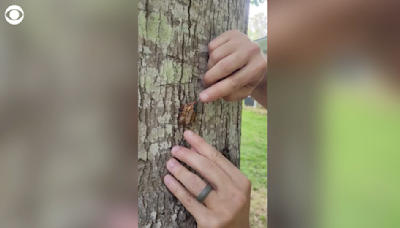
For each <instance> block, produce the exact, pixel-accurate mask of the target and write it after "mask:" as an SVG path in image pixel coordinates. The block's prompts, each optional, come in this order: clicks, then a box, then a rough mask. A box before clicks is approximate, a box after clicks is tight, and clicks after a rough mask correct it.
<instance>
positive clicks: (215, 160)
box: [211, 151, 223, 162]
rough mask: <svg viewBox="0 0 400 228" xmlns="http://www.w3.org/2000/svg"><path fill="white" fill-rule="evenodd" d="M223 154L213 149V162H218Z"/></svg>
mask: <svg viewBox="0 0 400 228" xmlns="http://www.w3.org/2000/svg"><path fill="white" fill-rule="evenodd" d="M222 157H223V155H222V153H220V152H217V151H215V152H214V153H212V158H211V159H212V160H213V161H214V162H219V161H220V160H221V159H222Z"/></svg>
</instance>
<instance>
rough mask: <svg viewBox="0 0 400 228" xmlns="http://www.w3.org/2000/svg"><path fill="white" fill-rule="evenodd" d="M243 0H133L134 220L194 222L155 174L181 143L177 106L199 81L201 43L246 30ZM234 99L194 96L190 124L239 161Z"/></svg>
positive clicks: (169, 227)
mask: <svg viewBox="0 0 400 228" xmlns="http://www.w3.org/2000/svg"><path fill="white" fill-rule="evenodd" d="M248 7H249V1H248V0H220V1H217V0H214V1H212V0H203V1H190V0H179V1H178V0H141V1H140V2H139V18H138V21H139V110H140V111H139V199H138V200H139V202H138V203H139V227H147V228H153V227H154V228H155V227H157V228H160V227H166V228H173V227H184V228H191V227H196V225H195V221H194V219H193V217H192V216H191V215H190V214H189V213H188V212H187V211H186V210H185V209H184V207H183V206H182V205H181V204H180V203H179V202H178V201H177V199H176V198H175V197H173V196H172V194H171V193H170V192H169V191H168V190H167V188H166V187H165V185H164V183H163V177H164V175H166V174H167V169H166V167H165V164H166V161H167V160H168V159H169V158H170V157H171V155H170V149H171V147H172V146H174V145H177V144H180V145H183V142H184V141H183V131H184V130H185V129H184V127H182V126H180V125H178V114H179V109H180V107H181V106H182V105H183V104H186V103H189V102H193V101H196V100H197V99H198V95H199V93H200V92H201V91H202V90H203V89H204V88H203V86H202V84H201V78H202V76H203V75H204V73H205V72H206V69H207V60H208V50H207V45H208V43H209V42H210V41H211V40H212V39H214V38H215V37H216V36H218V35H220V34H221V33H223V32H225V31H227V30H232V29H237V30H240V31H241V32H246V31H247V17H248ZM241 104H242V102H229V103H228V102H225V101H223V100H218V101H215V102H212V103H210V104H200V105H199V107H198V109H199V110H198V116H197V119H196V121H195V123H194V124H193V126H191V127H190V129H191V130H193V131H194V132H196V133H198V134H200V135H201V136H202V137H204V138H205V139H206V140H207V141H208V142H209V143H210V144H212V145H213V146H214V147H216V148H217V149H218V150H219V151H221V152H222V153H224V155H225V156H227V157H228V158H229V159H230V160H231V161H232V162H233V163H234V164H235V165H236V166H239V147H240V124H241V121H240V120H241V111H242V107H241Z"/></svg>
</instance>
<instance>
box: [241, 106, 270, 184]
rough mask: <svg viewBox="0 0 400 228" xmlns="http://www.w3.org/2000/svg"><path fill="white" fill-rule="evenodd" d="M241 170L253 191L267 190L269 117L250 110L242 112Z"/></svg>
mask: <svg viewBox="0 0 400 228" xmlns="http://www.w3.org/2000/svg"><path fill="white" fill-rule="evenodd" d="M240 168H241V171H242V172H243V173H244V174H245V175H246V176H247V177H248V178H249V179H250V181H251V183H252V186H253V189H254V190H258V189H266V188H267V115H266V114H260V113H257V112H255V111H252V110H250V109H243V112H242V137H241V148H240Z"/></svg>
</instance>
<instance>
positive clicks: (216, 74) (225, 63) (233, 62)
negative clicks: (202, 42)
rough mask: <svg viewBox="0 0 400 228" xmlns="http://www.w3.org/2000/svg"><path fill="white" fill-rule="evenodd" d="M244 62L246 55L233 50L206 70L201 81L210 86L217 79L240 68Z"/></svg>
mask: <svg viewBox="0 0 400 228" xmlns="http://www.w3.org/2000/svg"><path fill="white" fill-rule="evenodd" d="M217 50H218V49H217ZM246 63H247V57H246V55H245V54H243V53H240V52H235V53H233V54H231V55H229V56H227V57H225V58H223V59H221V60H220V61H219V62H218V63H217V64H216V65H215V66H214V67H213V68H211V69H210V70H209V71H207V72H206V74H205V75H204V78H203V83H204V85H206V86H211V85H213V84H214V83H215V82H217V81H218V80H219V79H223V78H225V77H227V76H229V75H231V74H232V73H233V72H235V71H236V70H238V69H240V68H242V67H243V66H244V65H246Z"/></svg>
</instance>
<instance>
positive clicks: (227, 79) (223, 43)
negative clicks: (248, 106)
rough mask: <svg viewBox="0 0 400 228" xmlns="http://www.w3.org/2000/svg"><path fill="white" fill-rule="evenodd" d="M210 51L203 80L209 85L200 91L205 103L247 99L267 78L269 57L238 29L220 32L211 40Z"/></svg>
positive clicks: (201, 98)
mask: <svg viewBox="0 0 400 228" xmlns="http://www.w3.org/2000/svg"><path fill="white" fill-rule="evenodd" d="M208 50H209V54H210V58H209V60H208V65H207V69H208V71H207V72H206V74H205V75H204V78H203V83H204V85H205V86H207V87H209V88H207V89H206V90H204V91H203V92H202V93H201V94H200V100H201V101H202V102H212V101H214V100H217V99H219V98H224V99H225V100H227V101H235V100H241V99H244V98H246V97H247V96H249V95H250V94H251V92H252V91H253V90H254V89H255V88H256V86H257V85H258V84H259V83H260V82H261V81H262V79H263V78H264V77H266V73H267V59H266V56H265V55H264V54H263V53H262V52H261V49H260V46H259V45H258V44H256V43H254V42H252V41H251V40H250V39H249V38H248V37H247V35H245V34H243V33H241V32H239V31H236V30H231V31H227V32H225V33H223V34H221V35H220V36H218V37H217V38H216V39H214V40H212V41H211V42H210V43H209V45H208Z"/></svg>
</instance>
